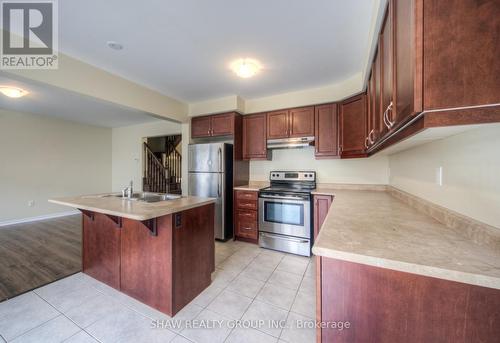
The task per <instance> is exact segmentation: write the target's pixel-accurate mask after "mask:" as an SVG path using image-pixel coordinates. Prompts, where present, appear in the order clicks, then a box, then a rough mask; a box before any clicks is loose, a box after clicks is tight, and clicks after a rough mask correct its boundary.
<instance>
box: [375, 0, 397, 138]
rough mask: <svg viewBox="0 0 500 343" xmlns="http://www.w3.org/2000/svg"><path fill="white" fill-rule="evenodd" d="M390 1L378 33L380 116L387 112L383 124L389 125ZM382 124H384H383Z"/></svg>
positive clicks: (390, 115)
mask: <svg viewBox="0 0 500 343" xmlns="http://www.w3.org/2000/svg"><path fill="white" fill-rule="evenodd" d="M392 17H393V16H392V0H390V1H389V5H388V8H387V12H386V14H385V18H384V22H383V25H382V31H381V32H380V49H379V52H380V54H381V55H380V58H381V67H382V73H381V76H382V79H381V84H382V114H383V113H384V112H387V114H386V115H385V117H384V116H383V117H382V118H383V119H384V118H385V122H387V124H389V121H394V119H393V118H392V113H393V111H391V110H390V108H392V106H393V104H392V100H393V93H392V91H393V81H394V80H393V46H392V34H393V26H392V25H393V20H392ZM385 122H384V123H385ZM387 124H386V125H384V132H385V131H389V128H388V126H390V125H387Z"/></svg>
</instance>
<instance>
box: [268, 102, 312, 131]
mask: <svg viewBox="0 0 500 343" xmlns="http://www.w3.org/2000/svg"><path fill="white" fill-rule="evenodd" d="M312 136H314V107H313V106H309V107H302V108H293V109H288V110H279V111H273V112H268V113H267V139H279V138H293V137H312Z"/></svg>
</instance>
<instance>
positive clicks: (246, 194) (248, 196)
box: [236, 191, 258, 201]
mask: <svg viewBox="0 0 500 343" xmlns="http://www.w3.org/2000/svg"><path fill="white" fill-rule="evenodd" d="M257 193H258V192H252V191H236V199H242V200H255V201H257V196H258V194H257Z"/></svg>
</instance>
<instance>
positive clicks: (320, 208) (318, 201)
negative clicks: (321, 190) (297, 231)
mask: <svg viewBox="0 0 500 343" xmlns="http://www.w3.org/2000/svg"><path fill="white" fill-rule="evenodd" d="M332 199H333V197H332V196H330V195H315V196H314V219H313V220H314V239H316V237H317V236H318V233H319V231H320V229H321V226H322V225H323V222H324V221H325V218H326V215H327V214H328V211H329V210H330V206H331V204H332Z"/></svg>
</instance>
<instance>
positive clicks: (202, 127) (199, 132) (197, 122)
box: [191, 116, 211, 138]
mask: <svg viewBox="0 0 500 343" xmlns="http://www.w3.org/2000/svg"><path fill="white" fill-rule="evenodd" d="M210 122H211V120H210V116H204V117H194V118H192V119H191V137H193V138H198V137H210V134H211V128H210Z"/></svg>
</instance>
